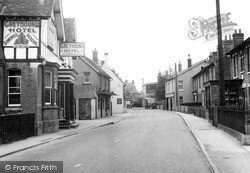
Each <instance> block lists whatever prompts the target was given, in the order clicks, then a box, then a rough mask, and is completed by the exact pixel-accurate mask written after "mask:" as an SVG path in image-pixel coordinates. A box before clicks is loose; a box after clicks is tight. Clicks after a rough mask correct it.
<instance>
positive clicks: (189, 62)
mask: <svg viewBox="0 0 250 173" xmlns="http://www.w3.org/2000/svg"><path fill="white" fill-rule="evenodd" d="M191 66H192V60H191V58H190V54H188V68H190V67H191Z"/></svg>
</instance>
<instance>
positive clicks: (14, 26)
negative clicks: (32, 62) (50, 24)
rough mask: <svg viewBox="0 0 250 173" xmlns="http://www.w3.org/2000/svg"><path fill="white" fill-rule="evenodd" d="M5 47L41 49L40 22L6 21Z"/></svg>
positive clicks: (4, 32) (4, 31)
mask: <svg viewBox="0 0 250 173" xmlns="http://www.w3.org/2000/svg"><path fill="white" fill-rule="evenodd" d="M3 26H4V30H3V46H5V47H6V46H10V47H17V48H26V47H39V42H40V36H39V35H40V34H39V30H40V21H39V20H27V21H23V20H22V21H17V20H9V21H4V24H3Z"/></svg>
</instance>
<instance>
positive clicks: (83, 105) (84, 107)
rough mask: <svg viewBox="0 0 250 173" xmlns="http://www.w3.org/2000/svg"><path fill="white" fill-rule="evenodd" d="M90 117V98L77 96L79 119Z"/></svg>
mask: <svg viewBox="0 0 250 173" xmlns="http://www.w3.org/2000/svg"><path fill="white" fill-rule="evenodd" d="M89 119H91V99H86V98H79V120H89Z"/></svg>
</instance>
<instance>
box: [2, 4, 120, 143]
mask: <svg viewBox="0 0 250 173" xmlns="http://www.w3.org/2000/svg"><path fill="white" fill-rule="evenodd" d="M0 11H1V13H0V14H1V15H0V23H1V25H0V33H1V34H0V42H1V48H0V117H4V116H7V115H10V114H12V115H13V114H18V115H21V114H30V113H31V114H33V115H34V121H33V122H32V123H34V129H33V130H34V134H35V135H41V134H43V133H51V132H57V131H58V130H59V126H61V127H63V126H70V124H73V123H74V122H75V120H76V119H79V120H85V119H96V118H102V117H106V116H111V115H112V114H114V113H123V111H124V110H123V108H124V106H123V105H124V90H123V89H124V82H123V81H122V79H121V78H120V77H119V76H118V74H117V73H116V72H115V71H114V70H112V69H111V68H109V65H108V53H105V55H104V57H105V60H104V61H100V60H99V58H98V52H97V50H96V49H95V50H94V51H93V52H92V53H93V57H92V58H88V57H86V56H85V55H83V56H61V54H60V45H61V43H77V34H76V22H75V19H74V18H64V16H63V9H62V1H61V0H22V1H16V0H1V2H0ZM80 32H82V31H80ZM0 121H1V119H0ZM3 131H4V129H1V128H0V133H1V136H2V134H3V133H4V132H3ZM0 141H1V140H0Z"/></svg>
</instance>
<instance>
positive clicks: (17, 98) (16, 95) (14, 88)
mask: <svg viewBox="0 0 250 173" xmlns="http://www.w3.org/2000/svg"><path fill="white" fill-rule="evenodd" d="M8 105H9V106H21V70H19V69H13V70H9V72H8Z"/></svg>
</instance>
